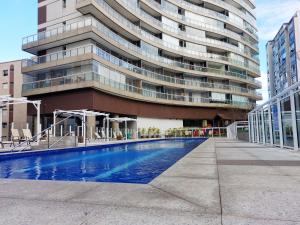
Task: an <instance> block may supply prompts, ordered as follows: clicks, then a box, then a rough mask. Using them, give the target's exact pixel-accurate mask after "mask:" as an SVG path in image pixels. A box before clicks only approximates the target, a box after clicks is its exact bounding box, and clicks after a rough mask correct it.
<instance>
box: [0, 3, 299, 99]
mask: <svg viewBox="0 0 300 225" xmlns="http://www.w3.org/2000/svg"><path fill="white" fill-rule="evenodd" d="M256 3H257V13H256V14H257V18H258V28H259V36H260V59H261V73H262V78H261V81H262V82H263V88H262V90H261V91H262V93H263V95H264V100H266V99H267V80H266V71H267V69H266V53H265V45H266V42H267V41H268V40H270V39H272V38H273V37H274V35H275V34H276V33H277V31H278V30H279V28H280V26H281V24H282V23H284V22H287V21H288V20H289V19H290V18H291V17H292V16H293V14H294V13H295V12H296V10H297V9H298V10H300V0H256ZM0 9H1V14H0V28H1V41H0V62H2V61H8V60H15V59H21V58H26V57H28V56H29V55H28V54H26V53H24V52H22V51H21V44H22V38H23V37H25V36H28V35H31V34H34V33H36V31H37V0H8V1H3V0H2V1H0ZM3 9H5V10H3Z"/></svg>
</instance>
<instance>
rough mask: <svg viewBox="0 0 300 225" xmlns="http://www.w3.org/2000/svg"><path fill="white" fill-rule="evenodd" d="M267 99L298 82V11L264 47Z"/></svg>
mask: <svg viewBox="0 0 300 225" xmlns="http://www.w3.org/2000/svg"><path fill="white" fill-rule="evenodd" d="M266 48H267V63H268V84H269V97H273V96H275V95H277V94H279V93H280V92H282V91H283V90H284V89H286V88H287V87H289V86H291V85H292V84H294V83H296V82H298V81H299V74H298V71H299V69H300V67H299V66H300V58H299V56H298V54H299V51H300V11H298V12H297V13H296V14H295V15H294V16H293V18H292V19H291V20H290V21H289V22H288V23H285V24H283V25H282V26H281V28H280V30H279V32H278V33H277V35H276V36H275V38H274V39H273V40H272V41H269V42H268V43H267V45H266Z"/></svg>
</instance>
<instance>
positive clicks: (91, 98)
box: [29, 89, 247, 120]
mask: <svg viewBox="0 0 300 225" xmlns="http://www.w3.org/2000/svg"><path fill="white" fill-rule="evenodd" d="M31 99H35V100H42V107H41V113H43V114H51V113H52V112H53V111H54V110H55V109H65V110H72V109H90V110H96V111H100V112H101V111H102V112H109V113H116V114H125V115H132V116H141V117H152V118H169V119H214V118H215V117H216V116H217V115H219V116H222V117H226V119H227V118H228V117H229V118H233V119H234V120H244V119H246V118H247V114H246V111H243V110H232V109H229V110H226V109H216V108H204V107H185V106H172V105H162V104H154V103H147V102H141V101H135V100H130V99H126V98H122V97H118V96H113V95H110V94H106V93H103V92H100V91H96V90H93V89H81V90H74V91H68V92H61V93H56V94H47V95H40V96H36V97H34V98H31ZM29 113H30V114H35V111H32V110H30V112H29Z"/></svg>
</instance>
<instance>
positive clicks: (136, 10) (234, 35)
mask: <svg viewBox="0 0 300 225" xmlns="http://www.w3.org/2000/svg"><path fill="white" fill-rule="evenodd" d="M77 1H78V2H81V1H85V0H77ZM96 1H97V3H98V4H102V5H103V4H104V3H103V0H96ZM116 1H117V2H122V3H119V4H121V5H122V6H123V7H125V8H130V11H131V12H134V15H135V16H137V17H138V18H139V19H141V20H143V21H144V22H146V23H147V24H149V25H151V26H153V25H155V26H157V27H158V28H156V29H159V30H160V31H161V32H165V30H167V31H169V32H172V33H173V35H174V34H177V35H181V36H182V37H184V38H186V33H185V32H182V31H181V30H180V29H179V28H175V27H171V26H168V25H167V24H163V23H162V22H161V21H159V20H157V19H155V18H153V17H151V16H149V15H147V14H146V13H144V12H143V11H142V10H141V9H140V8H139V7H137V6H136V5H134V4H132V3H131V2H128V1H124V0H116ZM153 4H154V5H155V6H156V10H158V11H160V12H161V10H162V6H161V5H160V4H158V3H157V2H154V3H153ZM166 12H167V13H169V14H170V16H172V17H177V20H178V21H179V22H183V23H185V24H186V25H188V26H191V27H194V28H198V29H203V30H206V31H210V32H213V33H217V34H219V35H224V34H226V35H227V36H228V37H231V38H232V39H235V40H236V41H240V42H242V43H243V44H245V45H247V46H248V47H250V48H252V49H253V50H254V51H256V52H258V51H259V47H258V44H257V43H254V42H252V41H251V40H250V39H247V38H245V37H243V36H241V35H238V34H237V33H235V32H232V31H230V30H227V29H224V27H217V26H216V25H215V24H209V23H203V22H202V21H198V20H194V19H189V18H187V17H184V16H180V15H178V14H174V13H173V12H172V11H166ZM194 37H195V36H193V37H188V38H194ZM194 39H195V38H194ZM195 40H196V39H195ZM196 41H197V40H196ZM222 44H224V42H222ZM242 53H243V52H242ZM250 59H252V60H255V61H256V62H257V60H256V59H253V58H250Z"/></svg>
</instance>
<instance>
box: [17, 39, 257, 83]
mask: <svg viewBox="0 0 300 225" xmlns="http://www.w3.org/2000/svg"><path fill="white" fill-rule="evenodd" d="M118 37H119V36H118ZM127 44H128V43H127ZM131 45H132V46H131ZM131 45H129V46H130V47H132V48H129V49H133V50H137V51H138V52H139V54H141V55H143V56H146V57H149V58H150V59H151V60H155V61H157V62H158V63H163V64H167V65H171V66H173V67H179V68H184V69H188V70H191V73H192V71H198V72H202V73H203V74H206V75H208V76H209V75H210V76H212V77H215V76H217V75H221V76H225V77H227V78H228V79H232V78H233V77H236V78H239V79H245V81H246V80H247V81H249V82H251V83H253V84H256V85H261V83H260V82H259V81H257V80H255V79H254V78H253V77H250V76H246V75H241V74H239V73H235V72H231V71H223V70H219V69H213V68H207V67H201V66H194V65H190V64H185V63H182V62H177V61H174V60H171V59H167V58H164V57H161V56H154V55H153V54H149V53H147V52H145V51H142V49H141V48H139V47H138V46H135V45H133V44H131ZM129 46H128V47H129ZM133 46H134V48H133ZM100 50H101V49H100V48H98V47H96V46H94V45H87V46H81V47H78V48H74V49H69V50H65V51H60V52H56V53H52V54H48V55H44V56H38V57H33V58H31V59H24V60H22V67H23V68H26V67H31V66H34V65H38V64H43V63H47V62H53V61H58V60H62V59H65V58H69V57H75V56H80V55H84V54H88V53H94V54H97V55H99V56H101V55H100V54H99V53H101V51H100ZM174 69H175V68H174Z"/></svg>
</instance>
